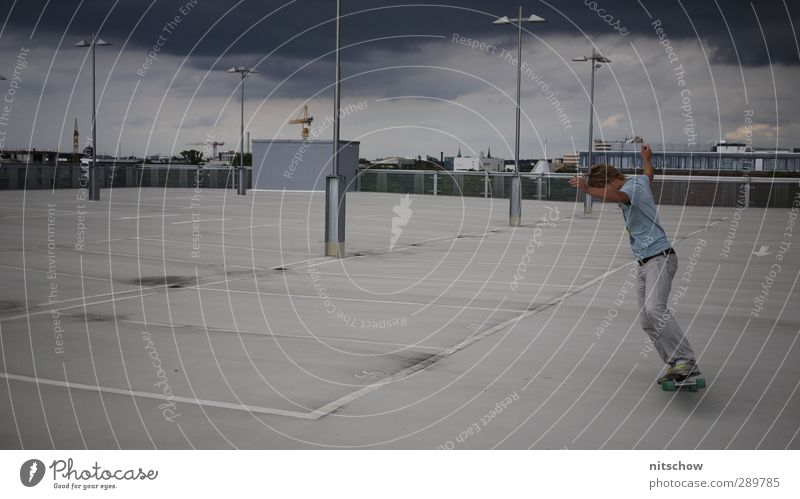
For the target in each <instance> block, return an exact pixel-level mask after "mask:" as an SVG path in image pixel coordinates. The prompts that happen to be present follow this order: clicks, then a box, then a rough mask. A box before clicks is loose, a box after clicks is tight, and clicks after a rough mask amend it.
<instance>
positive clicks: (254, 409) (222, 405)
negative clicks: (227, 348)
mask: <svg viewBox="0 0 800 499" xmlns="http://www.w3.org/2000/svg"><path fill="white" fill-rule="evenodd" d="M0 378H5V379H7V380H10V381H22V382H25V383H35V384H37V385H48V386H57V387H59V388H67V389H69V390H84V391H90V392H99V393H109V394H113V395H124V396H127V397H141V398H149V399H155V400H167V401H175V402H181V403H184V404H190V405H202V406H204V407H217V408H219V409H232V410H234V411H243V412H251V413H256V414H272V415H275V416H287V417H290V418H299V419H317V417H316V415H315V414H314V413H313V412H299V411H287V410H284V409H272V408H270V407H259V406H255V405H242V404H232V403H229V402H220V401H217V400H205V399H195V398H190V397H176V396H174V395H173V396H171V397H169V396H167V395H164V394H163V393H150V392H142V391H139V390H124V389H121V388H112V387H108V386H96V385H85V384H83V383H68V382H66V381H61V380H57V379H46V378H33V377H30V376H21V375H19V374H11V373H5V372H0Z"/></svg>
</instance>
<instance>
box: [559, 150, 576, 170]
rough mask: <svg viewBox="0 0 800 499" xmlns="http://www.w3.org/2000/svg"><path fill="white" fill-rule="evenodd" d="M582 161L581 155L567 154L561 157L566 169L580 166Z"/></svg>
mask: <svg viewBox="0 0 800 499" xmlns="http://www.w3.org/2000/svg"><path fill="white" fill-rule="evenodd" d="M579 161H580V154H577V153H575V154H565V155H563V156H562V157H561V163H562V164H563V165H564V168H571V167H576V166H578V162H579Z"/></svg>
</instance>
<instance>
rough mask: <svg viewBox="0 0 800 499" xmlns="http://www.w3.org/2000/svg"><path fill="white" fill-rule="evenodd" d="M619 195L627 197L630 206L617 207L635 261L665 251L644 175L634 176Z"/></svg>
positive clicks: (656, 212)
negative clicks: (620, 212)
mask: <svg viewBox="0 0 800 499" xmlns="http://www.w3.org/2000/svg"><path fill="white" fill-rule="evenodd" d="M620 192H624V193H625V194H627V195H628V197H629V198H630V200H631V202H630V204H626V203H618V204H619V207H620V208H622V215H623V216H624V217H625V227H626V228H627V229H628V235H629V236H630V239H631V249H632V250H633V255H634V256H635V257H636V259H637V260H642V259H644V258H647V257H648V256H653V255H655V254H658V253H661V252H662V251H665V250H668V249H669V248H670V247H671V245H670V242H669V239H667V235H666V234H665V233H664V229H663V228H661V223H660V222H659V221H658V211H657V210H656V203H655V200H653V193H652V191H651V190H650V179H649V178H647V175H634V176H632V177H629V178H628V179H627V180H626V181H625V185H623V186H622V188H621V189H620Z"/></svg>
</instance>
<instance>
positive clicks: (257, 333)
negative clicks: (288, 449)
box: [120, 319, 444, 352]
mask: <svg viewBox="0 0 800 499" xmlns="http://www.w3.org/2000/svg"><path fill="white" fill-rule="evenodd" d="M120 322H126V323H128V324H139V325H144V326H150V327H153V326H155V327H164V328H169V329H173V328H176V329H181V328H185V329H204V330H208V331H212V332H215V333H232V334H248V335H253V336H268V337H274V338H293V339H299V340H324V341H339V342H342V343H364V344H367V345H387V346H393V347H402V348H416V349H420V350H434V351H437V352H440V351H442V350H444V348H442V347H429V346H425V345H409V344H406V343H396V342H394V341H380V340H361V339H357V338H340V337H336V336H322V335H319V334H315V335H313V336H312V335H305V336H303V335H299V334H288V333H270V332H267V331H247V330H244V329H229V328H222V327H211V326H202V325H200V324H169V323H166V322H152V321H148V322H145V321H135V320H130V319H122V320H120Z"/></svg>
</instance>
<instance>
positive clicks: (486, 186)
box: [483, 170, 489, 198]
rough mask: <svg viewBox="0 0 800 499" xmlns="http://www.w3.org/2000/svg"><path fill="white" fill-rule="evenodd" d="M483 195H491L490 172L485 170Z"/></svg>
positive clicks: (486, 196)
mask: <svg viewBox="0 0 800 499" xmlns="http://www.w3.org/2000/svg"><path fill="white" fill-rule="evenodd" d="M483 197H485V198H488V197H489V172H488V171H486V170H484V171H483Z"/></svg>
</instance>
